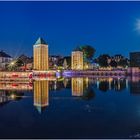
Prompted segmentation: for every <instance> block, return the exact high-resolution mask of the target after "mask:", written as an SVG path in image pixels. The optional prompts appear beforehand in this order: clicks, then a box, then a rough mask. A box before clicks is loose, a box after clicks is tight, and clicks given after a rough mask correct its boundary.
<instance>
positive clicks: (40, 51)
mask: <svg viewBox="0 0 140 140" xmlns="http://www.w3.org/2000/svg"><path fill="white" fill-rule="evenodd" d="M33 49H34V52H33V53H34V64H33V65H34V70H39V71H40V70H42V71H45V70H48V69H49V66H48V45H47V44H46V42H45V41H44V40H43V39H42V38H39V39H38V40H37V41H36V43H35V45H34V46H33Z"/></svg>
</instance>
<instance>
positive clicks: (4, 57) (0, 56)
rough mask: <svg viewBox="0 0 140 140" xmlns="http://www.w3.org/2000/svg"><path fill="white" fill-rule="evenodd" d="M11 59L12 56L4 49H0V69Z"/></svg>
mask: <svg viewBox="0 0 140 140" xmlns="http://www.w3.org/2000/svg"><path fill="white" fill-rule="evenodd" d="M12 59H13V58H12V57H11V56H10V55H8V54H6V53H5V52H4V51H0V70H3V69H5V66H6V64H8V63H9V62H10V61H12Z"/></svg>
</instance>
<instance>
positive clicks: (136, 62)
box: [130, 52, 140, 68]
mask: <svg viewBox="0 0 140 140" xmlns="http://www.w3.org/2000/svg"><path fill="white" fill-rule="evenodd" d="M130 67H139V68H140V52H131V53H130Z"/></svg>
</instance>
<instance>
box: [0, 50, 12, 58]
mask: <svg viewBox="0 0 140 140" xmlns="http://www.w3.org/2000/svg"><path fill="white" fill-rule="evenodd" d="M0 57H8V58H11V56H10V55H8V54H7V53H5V52H4V51H0Z"/></svg>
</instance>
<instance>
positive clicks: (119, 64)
mask: <svg viewBox="0 0 140 140" xmlns="http://www.w3.org/2000/svg"><path fill="white" fill-rule="evenodd" d="M128 65H129V63H128V60H127V59H121V60H120V61H119V62H118V66H121V67H126V66H128Z"/></svg>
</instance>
